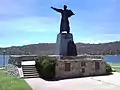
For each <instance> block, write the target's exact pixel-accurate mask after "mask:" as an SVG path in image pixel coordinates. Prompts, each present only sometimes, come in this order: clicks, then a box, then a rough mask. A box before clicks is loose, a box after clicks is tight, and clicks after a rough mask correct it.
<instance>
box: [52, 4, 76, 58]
mask: <svg viewBox="0 0 120 90" xmlns="http://www.w3.org/2000/svg"><path fill="white" fill-rule="evenodd" d="M51 8H52V9H53V10H55V11H57V12H59V13H61V16H62V18H61V24H60V33H59V34H58V35H57V41H56V44H57V52H56V54H57V55H61V56H77V50H76V45H75V44H74V41H73V35H72V34H71V33H70V26H69V20H68V18H69V17H71V16H72V15H75V14H74V13H73V12H72V11H71V10H68V9H67V6H66V5H64V9H57V8H54V7H51ZM63 31H66V32H67V33H63Z"/></svg>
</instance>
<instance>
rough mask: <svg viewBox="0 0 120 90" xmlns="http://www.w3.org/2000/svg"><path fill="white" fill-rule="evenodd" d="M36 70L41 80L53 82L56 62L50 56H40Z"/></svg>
mask: <svg viewBox="0 0 120 90" xmlns="http://www.w3.org/2000/svg"><path fill="white" fill-rule="evenodd" d="M36 68H37V70H38V73H39V75H40V77H41V78H43V79H45V80H51V79H53V78H54V76H55V60H53V58H51V57H48V56H40V57H39V58H38V60H36Z"/></svg>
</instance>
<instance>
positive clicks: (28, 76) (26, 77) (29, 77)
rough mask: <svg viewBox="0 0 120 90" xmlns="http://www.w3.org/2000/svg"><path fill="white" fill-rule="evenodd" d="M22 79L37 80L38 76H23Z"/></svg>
mask: <svg viewBox="0 0 120 90" xmlns="http://www.w3.org/2000/svg"><path fill="white" fill-rule="evenodd" d="M24 78H39V76H24Z"/></svg>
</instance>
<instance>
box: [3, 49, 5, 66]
mask: <svg viewBox="0 0 120 90" xmlns="http://www.w3.org/2000/svg"><path fill="white" fill-rule="evenodd" d="M3 66H4V67H5V50H4V51H3Z"/></svg>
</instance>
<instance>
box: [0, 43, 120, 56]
mask: <svg viewBox="0 0 120 90" xmlns="http://www.w3.org/2000/svg"><path fill="white" fill-rule="evenodd" d="M55 45H56V44H55V43H39V44H31V45H24V46H12V47H7V48H0V54H3V50H6V54H37V55H48V54H49V55H53V54H55ZM76 46H77V51H78V54H85V53H86V54H109V55H114V54H120V41H116V42H110V43H101V44H89V43H88V44H85V43H76Z"/></svg>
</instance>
